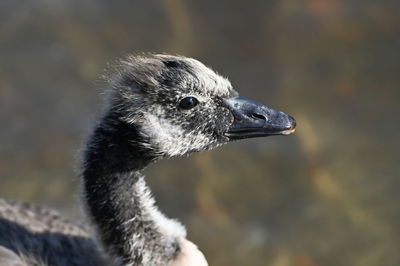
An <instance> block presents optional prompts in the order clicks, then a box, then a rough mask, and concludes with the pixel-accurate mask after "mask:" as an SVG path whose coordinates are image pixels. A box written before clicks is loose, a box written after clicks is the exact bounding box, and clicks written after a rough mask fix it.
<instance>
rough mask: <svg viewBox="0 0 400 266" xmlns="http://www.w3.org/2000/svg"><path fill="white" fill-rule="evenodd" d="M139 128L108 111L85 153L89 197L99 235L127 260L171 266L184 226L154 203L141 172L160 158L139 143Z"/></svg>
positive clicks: (111, 251)
mask: <svg viewBox="0 0 400 266" xmlns="http://www.w3.org/2000/svg"><path fill="white" fill-rule="evenodd" d="M142 141H144V140H143V139H142V138H141V136H140V134H139V133H138V129H137V128H136V127H135V126H134V125H130V124H127V123H124V122H121V121H119V120H118V118H117V115H116V114H115V113H113V114H110V115H107V116H106V117H104V118H103V120H102V122H101V123H100V124H99V125H97V126H96V128H95V130H94V132H93V134H92V136H91V138H90V141H89V142H88V144H87V148H86V151H85V153H84V166H83V181H84V182H83V185H84V187H83V188H84V200H85V202H86V205H87V208H88V211H89V214H90V216H91V218H92V221H93V222H94V224H95V225H96V229H97V231H98V234H99V238H100V240H101V242H102V243H103V245H104V247H105V249H106V250H107V251H108V252H109V254H110V255H111V256H112V257H114V258H116V259H118V260H119V261H120V262H121V263H123V264H133V265H166V264H167V263H168V261H170V260H172V259H174V258H175V257H176V255H177V253H178V251H179V245H178V239H179V238H180V237H184V236H185V234H186V233H185V229H184V228H183V226H182V225H181V224H179V223H178V222H176V221H173V220H170V219H168V218H166V217H165V216H164V215H163V214H162V213H161V212H160V211H159V210H158V209H157V207H156V206H155V205H154V200H153V198H152V197H151V195H150V190H149V188H148V187H147V185H146V183H145V181H144V177H143V176H142V175H141V174H140V171H141V170H142V169H143V168H144V167H146V166H147V165H148V164H149V163H150V162H152V161H154V160H157V159H158V158H157V157H156V156H155V155H154V154H153V153H152V152H151V150H149V149H147V148H145V147H146V145H141V144H140V143H141V142H142Z"/></svg>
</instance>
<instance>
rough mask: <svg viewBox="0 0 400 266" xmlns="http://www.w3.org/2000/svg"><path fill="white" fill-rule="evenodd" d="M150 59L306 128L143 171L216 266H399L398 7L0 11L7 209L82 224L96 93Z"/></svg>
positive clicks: (389, 2)
mask: <svg viewBox="0 0 400 266" xmlns="http://www.w3.org/2000/svg"><path fill="white" fill-rule="evenodd" d="M142 52H167V53H173V54H183V55H187V56H191V57H195V58H198V59H200V60H201V61H203V62H205V63H206V64H208V65H211V66H212V67H213V68H214V69H216V70H217V71H218V72H220V73H221V74H223V75H225V76H228V77H230V79H231V81H232V83H233V85H234V87H235V88H236V89H237V90H239V91H240V92H241V93H242V95H246V96H247V97H251V98H256V99H257V100H259V101H261V102H264V103H267V104H268V105H270V106H272V107H275V108H279V109H281V110H284V111H286V112H288V113H290V114H292V115H293V116H294V117H295V118H297V120H298V130H297V132H296V134H295V135H294V136H290V137H275V138H265V139H253V140H246V141H242V142H237V143H234V144H229V145H228V146H225V147H223V148H220V149H217V150H215V151H211V152H205V153H202V154H196V155H194V156H191V157H189V158H183V159H173V160H169V161H164V162H161V163H160V164H158V165H155V166H153V167H151V168H149V169H148V170H147V171H146V172H147V175H148V176H147V177H148V181H149V182H150V183H151V186H152V188H153V190H154V194H155V196H156V198H157V200H158V202H159V205H160V206H161V208H162V210H164V211H165V212H166V213H167V214H168V215H169V216H172V217H178V218H179V219H180V220H181V221H183V222H184V223H185V224H186V225H187V228H188V231H189V238H190V239H192V240H193V241H194V242H195V243H197V244H198V245H199V246H200V248H201V249H202V250H203V251H204V253H205V254H206V256H207V258H208V260H209V262H210V265H216V266H224V265H230V266H235V265H255V266H257V265H272V266H286V265H288V266H289V265H296V266H316V265H324V266H329V265H332V266H338V265H360V266H376V265H379V266H389V265H393V266H395V265H400V252H399V246H400V204H399V201H400V192H399V190H400V176H399V175H400V174H399V173H400V167H399V158H400V141H399V129H400V126H399V124H400V123H399V122H400V121H399V117H400V108H399V102H400V89H399V86H400V2H399V1H396V0H382V1H372V0H364V1H356V0H351V1H341V0H301V1H296V0H281V1H254V0H251V1H239V0H223V1H212V0H202V1H194V0H191V1H183V0H163V1H155V0H149V1H128V0H125V1H107V0H96V1H95V0H79V1H78V0H53V1H51V0H29V1H11V0H10V1H9V0H5V1H1V3H0V123H1V126H0V128H1V129H0V177H1V179H0V197H6V198H15V199H21V200H26V201H33V202H38V203H42V204H46V205H49V206H51V207H53V208H57V209H60V210H61V211H62V212H63V213H64V214H65V215H67V216H69V217H79V216H80V214H79V207H77V206H78V200H77V199H78V196H77V195H78V185H79V178H78V177H77V175H76V171H75V170H76V167H77V165H78V162H77V161H78V160H77V154H78V152H77V150H78V149H79V146H80V143H81V139H82V136H83V135H84V134H85V132H87V131H88V129H89V128H90V124H91V122H92V121H93V119H94V118H95V116H96V115H95V113H96V110H98V107H99V104H100V98H101V97H99V93H100V92H101V89H102V86H103V85H102V83H101V82H100V81H99V80H98V77H99V76H100V75H101V74H102V72H103V69H104V68H105V67H106V65H107V63H112V62H114V61H115V59H116V58H119V57H123V56H125V55H127V54H128V53H142Z"/></svg>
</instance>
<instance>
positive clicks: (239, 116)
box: [223, 96, 296, 139]
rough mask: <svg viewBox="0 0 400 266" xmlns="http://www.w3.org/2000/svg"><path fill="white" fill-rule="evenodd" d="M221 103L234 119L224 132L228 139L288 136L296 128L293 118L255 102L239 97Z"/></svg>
mask: <svg viewBox="0 0 400 266" xmlns="http://www.w3.org/2000/svg"><path fill="white" fill-rule="evenodd" d="M223 101H224V103H225V105H226V106H227V107H228V109H229V110H230V111H231V113H232V115H233V117H234V121H233V123H232V125H231V126H230V128H229V129H228V131H227V132H225V136H227V137H229V139H244V138H255V137H266V136H272V135H289V134H291V133H293V132H294V130H295V128H296V121H295V120H294V118H293V117H291V116H290V115H287V114H285V113H283V112H281V111H276V110H274V109H272V108H269V107H267V106H265V105H263V104H261V103H258V102H256V101H253V100H250V99H247V98H245V97H241V96H239V97H234V98H230V99H224V100H223Z"/></svg>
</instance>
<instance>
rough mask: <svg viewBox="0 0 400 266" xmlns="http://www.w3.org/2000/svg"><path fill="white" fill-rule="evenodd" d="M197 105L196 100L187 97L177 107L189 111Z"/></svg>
mask: <svg viewBox="0 0 400 266" xmlns="http://www.w3.org/2000/svg"><path fill="white" fill-rule="evenodd" d="M198 103H199V100H197V99H196V98H195V97H192V96H189V97H185V98H183V99H182V100H181V101H180V102H179V107H180V108H182V109H185V110H189V109H192V108H193V107H195V106H196V105H197V104H198Z"/></svg>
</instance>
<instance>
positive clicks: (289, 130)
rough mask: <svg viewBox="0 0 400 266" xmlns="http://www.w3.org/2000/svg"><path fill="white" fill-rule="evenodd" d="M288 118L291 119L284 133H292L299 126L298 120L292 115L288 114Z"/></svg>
mask: <svg viewBox="0 0 400 266" xmlns="http://www.w3.org/2000/svg"><path fill="white" fill-rule="evenodd" d="M288 120H289V123H288V127H287V129H286V130H284V131H282V134H283V135H290V134H293V133H294V132H295V131H296V126H297V123H296V120H295V119H294V118H293V117H292V116H290V115H288Z"/></svg>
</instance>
